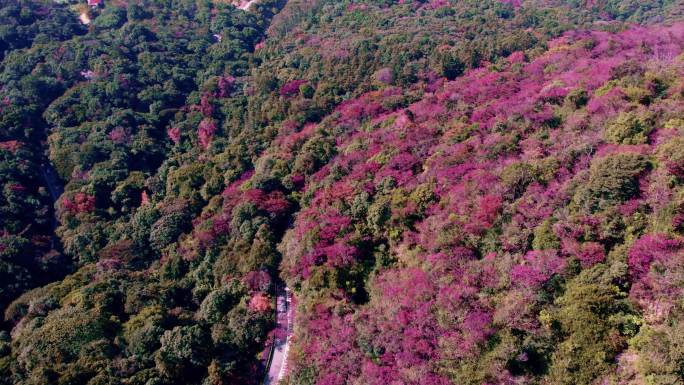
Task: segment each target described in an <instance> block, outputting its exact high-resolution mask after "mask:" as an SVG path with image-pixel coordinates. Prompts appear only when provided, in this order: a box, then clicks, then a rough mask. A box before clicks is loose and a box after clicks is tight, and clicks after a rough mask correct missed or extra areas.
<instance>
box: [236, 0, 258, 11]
mask: <svg viewBox="0 0 684 385" xmlns="http://www.w3.org/2000/svg"><path fill="white" fill-rule="evenodd" d="M256 2H257V0H249V1H248V2H246V3H245V4H244V5H241V6H239V7H238V8H240V9H242V10H243V11H246V10H247V9H249V7H251V6H252V4H254V3H256Z"/></svg>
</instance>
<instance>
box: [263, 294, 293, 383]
mask: <svg viewBox="0 0 684 385" xmlns="http://www.w3.org/2000/svg"><path fill="white" fill-rule="evenodd" d="M292 317H293V306H292V292H291V291H290V289H289V288H287V287H285V289H284V290H281V291H279V292H278V296H277V299H276V328H275V336H274V341H273V348H272V349H273V353H272V356H271V360H270V361H269V364H270V365H269V366H268V368H266V369H267V375H266V380H265V381H264V384H265V385H276V384H278V383H279V382H280V380H282V379H283V378H284V377H285V375H286V374H287V354H288V352H289V350H290V337H291V335H292V319H293V318H292Z"/></svg>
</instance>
